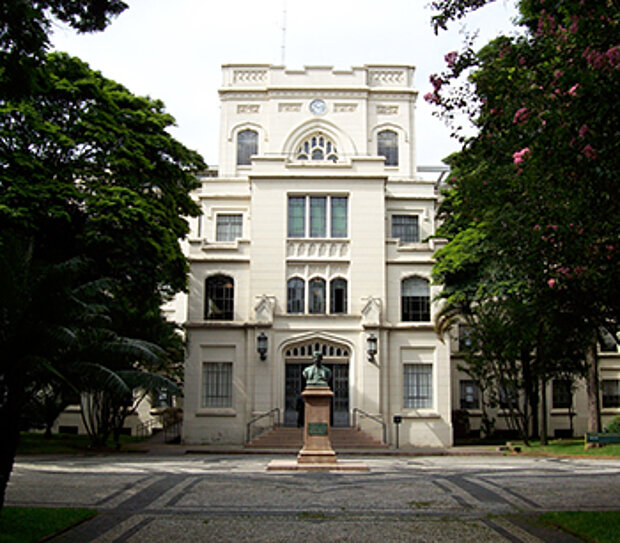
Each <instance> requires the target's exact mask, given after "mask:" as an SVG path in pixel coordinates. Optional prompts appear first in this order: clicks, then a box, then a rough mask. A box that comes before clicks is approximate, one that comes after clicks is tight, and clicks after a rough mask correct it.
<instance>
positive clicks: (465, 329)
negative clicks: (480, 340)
mask: <svg viewBox="0 0 620 543" xmlns="http://www.w3.org/2000/svg"><path fill="white" fill-rule="evenodd" d="M470 347H471V328H470V327H469V326H467V325H466V324H459V351H461V352H463V351H467V350H468V349H469V348H470Z"/></svg>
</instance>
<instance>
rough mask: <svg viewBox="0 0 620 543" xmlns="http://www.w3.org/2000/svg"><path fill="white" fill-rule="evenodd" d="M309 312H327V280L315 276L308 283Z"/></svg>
mask: <svg viewBox="0 0 620 543" xmlns="http://www.w3.org/2000/svg"><path fill="white" fill-rule="evenodd" d="M308 295H309V299H308V312H309V313H325V280H324V279H320V278H319V277H315V278H314V279H311V280H310V283H309V284H308Z"/></svg>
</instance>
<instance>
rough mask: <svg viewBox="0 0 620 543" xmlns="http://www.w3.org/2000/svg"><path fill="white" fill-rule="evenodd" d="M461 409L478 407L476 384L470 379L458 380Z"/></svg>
mask: <svg viewBox="0 0 620 543" xmlns="http://www.w3.org/2000/svg"><path fill="white" fill-rule="evenodd" d="M459 388H460V406H461V409H479V408H480V400H479V396H478V385H476V383H475V382H474V381H472V380H470V379H463V380H461V381H460V382H459Z"/></svg>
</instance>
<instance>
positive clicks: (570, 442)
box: [511, 439, 620, 457]
mask: <svg viewBox="0 0 620 543" xmlns="http://www.w3.org/2000/svg"><path fill="white" fill-rule="evenodd" d="M511 444H512V446H513V447H514V446H517V447H521V452H522V453H525V454H558V455H563V454H564V455H579V456H616V457H620V444H619V443H614V444H613V445H605V446H603V447H598V448H595V449H588V450H586V449H585V447H584V440H583V439H551V440H549V444H548V445H544V446H541V445H540V442H538V441H530V446H529V447H525V446H524V445H523V443H522V442H516V441H512V442H511Z"/></svg>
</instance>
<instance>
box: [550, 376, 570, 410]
mask: <svg viewBox="0 0 620 543" xmlns="http://www.w3.org/2000/svg"><path fill="white" fill-rule="evenodd" d="M571 385H572V383H571V381H570V380H569V379H554V380H553V381H552V383H551V388H552V397H553V407H554V409H569V408H570V406H571V405H572V403H573V394H572V391H571Z"/></svg>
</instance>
